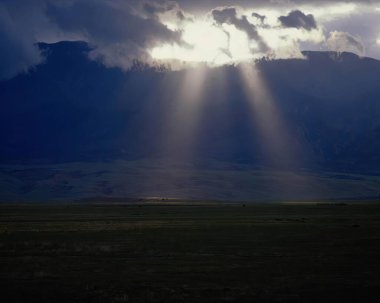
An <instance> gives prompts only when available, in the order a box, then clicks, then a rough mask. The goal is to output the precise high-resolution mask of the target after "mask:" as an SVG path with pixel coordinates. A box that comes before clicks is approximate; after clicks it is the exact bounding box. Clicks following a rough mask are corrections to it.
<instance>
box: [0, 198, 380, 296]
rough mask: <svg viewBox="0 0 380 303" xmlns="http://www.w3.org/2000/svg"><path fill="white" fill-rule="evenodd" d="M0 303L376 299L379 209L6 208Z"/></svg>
mask: <svg viewBox="0 0 380 303" xmlns="http://www.w3.org/2000/svg"><path fill="white" fill-rule="evenodd" d="M0 285H1V293H0V297H1V301H2V302H40V303H43V302H55V303H59V302H378V301H379V299H380V295H379V289H380V205H379V204H378V203H354V204H350V203H348V204H345V203H339V204H323V203H322V204H320V203H306V204H303V203H297V204H289V203H288V204H280V203H278V204H275V203H271V204H246V205H243V204H242V203H235V204H220V203H204V204H203V203H198V204H194V203H192V204H187V203H178V204H177V203H171V204H170V205H165V204H162V205H153V204H145V203H141V204H139V203H135V204H113V205H105V204H91V205H84V204H59V205H58V204H47V205H46V204H45V205H30V204H29V205H19V204H18V205H0Z"/></svg>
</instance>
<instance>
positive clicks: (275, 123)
mask: <svg viewBox="0 0 380 303" xmlns="http://www.w3.org/2000/svg"><path fill="white" fill-rule="evenodd" d="M239 69H240V74H241V77H242V80H243V84H244V89H245V93H246V95H247V99H248V100H249V103H250V107H251V109H252V113H253V117H252V119H253V124H254V128H255V132H256V135H257V136H258V138H259V141H260V144H261V149H262V152H263V154H264V157H265V160H266V161H267V162H268V164H270V165H275V166H280V167H283V168H285V167H287V168H292V167H295V166H296V163H295V161H296V159H297V152H298V151H297V150H296V145H297V144H296V143H295V140H294V138H292V136H291V135H290V133H289V127H288V126H287V124H286V123H285V121H284V119H283V117H282V116H281V114H280V112H279V111H278V109H277V107H276V105H275V103H274V100H273V97H272V96H271V94H270V92H269V91H268V89H267V87H266V84H265V83H264V81H263V79H262V77H261V76H260V72H259V70H258V69H257V68H256V66H255V65H254V64H249V63H244V64H240V65H239Z"/></svg>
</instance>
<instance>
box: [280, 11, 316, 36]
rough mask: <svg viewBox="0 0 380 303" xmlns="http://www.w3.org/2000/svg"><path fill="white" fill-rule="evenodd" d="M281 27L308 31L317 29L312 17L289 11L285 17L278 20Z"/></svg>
mask: <svg viewBox="0 0 380 303" xmlns="http://www.w3.org/2000/svg"><path fill="white" fill-rule="evenodd" d="M278 20H280V22H281V24H282V26H283V27H293V28H304V29H306V30H308V31H310V30H312V29H315V28H317V22H316V21H315V19H314V16H313V15H311V14H309V15H306V14H304V13H303V12H301V11H300V10H294V11H291V12H290V13H289V14H288V15H287V16H281V17H279V18H278Z"/></svg>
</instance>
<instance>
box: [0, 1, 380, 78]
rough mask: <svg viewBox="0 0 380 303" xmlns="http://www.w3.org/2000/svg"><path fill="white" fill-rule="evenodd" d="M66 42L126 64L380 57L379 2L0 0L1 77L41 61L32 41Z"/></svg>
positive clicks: (103, 60) (94, 55) (93, 56)
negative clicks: (313, 54) (330, 54)
mask: <svg viewBox="0 0 380 303" xmlns="http://www.w3.org/2000/svg"><path fill="white" fill-rule="evenodd" d="M64 40H70V41H76V40H83V41H86V42H88V43H89V44H90V45H91V47H92V48H93V50H92V51H91V52H90V54H89V56H90V59H92V60H97V61H99V62H101V63H102V64H104V65H105V66H107V67H120V68H122V69H125V70H128V69H129V68H130V67H131V65H132V64H133V62H134V60H140V61H143V62H146V63H148V64H167V65H168V66H170V67H172V68H183V67H186V66H192V65H194V64H207V65H209V66H220V65H223V64H234V63H237V62H242V61H250V60H254V59H260V58H263V57H265V58H268V59H286V58H302V57H303V55H302V53H301V51H303V50H318V51H327V50H330V51H338V52H343V51H349V52H353V53H356V54H357V55H359V56H369V57H373V58H377V59H380V1H375V0H372V1H371V0H362V1H358V0H357V1H339V0H322V1H321V0H319V1H316V0H267V1H264V0H250V1H249V0H236V1H228V0H224V1H223V0H205V1H203V0H191V1H190V0H177V1H169V0H155V1H154V0H146V1H137V0H107V1H105V0H33V1H30V0H0V80H4V79H9V78H12V77H14V76H15V75H17V74H19V73H22V72H25V71H28V70H30V69H32V68H33V67H34V66H36V65H38V64H40V63H42V62H43V61H44V54H43V53H41V51H40V50H39V48H38V46H37V45H36V43H37V42H47V43H54V42H59V41H64Z"/></svg>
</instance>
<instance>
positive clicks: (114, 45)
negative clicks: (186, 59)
mask: <svg viewBox="0 0 380 303" xmlns="http://www.w3.org/2000/svg"><path fill="white" fill-rule="evenodd" d="M152 3H153V2H152ZM153 5H154V4H152V6H153ZM139 9H140V5H139V3H137V2H136V1H119V0H111V1H101V0H71V1H69V0H62V1H55V0H36V1H33V3H32V1H27V0H20V1H11V0H3V1H2V2H0V45H1V48H0V55H1V59H0V79H7V78H10V77H13V76H14V75H16V74H18V73H20V72H24V71H27V70H28V69H29V68H30V67H32V66H34V65H36V64H39V63H41V62H42V61H43V57H42V55H41V53H40V51H39V49H38V48H37V46H36V43H37V42H39V41H48V42H57V41H60V40H72V39H74V40H83V41H86V42H88V43H89V44H91V45H92V47H93V48H94V50H93V51H92V52H91V53H90V56H91V58H92V59H96V60H100V61H101V62H102V63H104V64H105V65H106V66H118V67H122V68H125V69H128V68H129V67H130V66H131V65H132V63H133V62H134V60H136V59H137V60H141V61H148V60H150V56H149V54H148V50H149V49H150V48H152V47H154V46H156V45H159V44H162V43H178V44H181V43H182V42H181V33H179V32H176V31H172V30H170V29H168V28H167V27H166V26H165V25H164V24H162V23H161V22H160V21H159V20H158V19H157V18H155V17H154V16H144V15H143V12H141V11H139ZM145 9H146V7H145ZM156 9H157V6H156Z"/></svg>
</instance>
